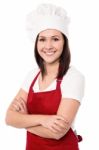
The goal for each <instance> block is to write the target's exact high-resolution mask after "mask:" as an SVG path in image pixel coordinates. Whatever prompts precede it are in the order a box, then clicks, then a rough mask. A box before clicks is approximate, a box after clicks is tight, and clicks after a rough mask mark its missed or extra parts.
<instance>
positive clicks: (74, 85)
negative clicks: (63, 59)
mask: <svg viewBox="0 0 99 150" xmlns="http://www.w3.org/2000/svg"><path fill="white" fill-rule="evenodd" d="M38 72H39V69H38V68H37V69H34V70H31V71H30V72H29V73H28V75H27V77H26V79H25V81H24V82H23V84H22V86H21V88H22V89H23V90H25V91H26V92H27V93H28V92H29V87H30V85H31V83H32V81H33V79H34V78H35V76H36V75H37V73H38ZM38 78H39V76H38ZM38 78H37V80H36V82H35V84H34V87H33V89H34V91H35V92H40V91H39V85H38ZM84 85H85V78H84V75H83V74H82V73H81V72H80V71H78V70H77V69H76V68H75V67H74V66H71V67H70V68H69V69H68V71H67V73H66V75H64V77H63V80H62V83H61V93H62V98H71V99H75V100H78V101H79V102H80V103H81V100H82V98H83V96H84ZM55 88H56V79H55V80H54V81H53V82H52V83H51V84H50V86H49V87H48V88H47V89H45V90H44V91H51V90H54V89H55Z"/></svg>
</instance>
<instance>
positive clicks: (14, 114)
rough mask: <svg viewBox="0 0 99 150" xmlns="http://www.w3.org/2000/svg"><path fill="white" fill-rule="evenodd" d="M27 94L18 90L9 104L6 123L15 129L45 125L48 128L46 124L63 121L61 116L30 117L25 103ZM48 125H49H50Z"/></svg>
mask: <svg viewBox="0 0 99 150" xmlns="http://www.w3.org/2000/svg"><path fill="white" fill-rule="evenodd" d="M27 96H28V94H27V93H26V92H25V91H24V90H23V89H20V90H19V92H18V94H17V95H16V96H15V98H14V100H13V101H12V103H11V104H10V106H9V108H8V110H7V114H6V123H7V124H8V125H11V126H13V127H16V128H28V127H33V126H38V125H41V124H43V125H44V124H45V123H46V125H47V126H48V125H49V124H48V122H49V119H50V122H51V123H52V122H53V121H55V120H61V119H63V118H62V117H61V116H56V115H53V116H50V115H41V114H39V115H30V114H28V112H27V107H26V101H27ZM51 123H50V124H51Z"/></svg>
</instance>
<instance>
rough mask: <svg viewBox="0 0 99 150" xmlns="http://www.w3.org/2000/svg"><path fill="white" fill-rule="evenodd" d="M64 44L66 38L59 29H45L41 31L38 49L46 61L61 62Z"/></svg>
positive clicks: (50, 62)
mask: <svg viewBox="0 0 99 150" xmlns="http://www.w3.org/2000/svg"><path fill="white" fill-rule="evenodd" d="M63 46H64V39H63V35H62V33H61V32H59V31H58V30H52V29H48V30H44V31H42V32H40V34H39V36H38V41H37V50H38V53H39V55H40V56H41V57H42V58H43V60H44V62H45V63H48V64H52V63H55V62H59V58H60V56H61V54H62V51H63Z"/></svg>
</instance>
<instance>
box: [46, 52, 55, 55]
mask: <svg viewBox="0 0 99 150" xmlns="http://www.w3.org/2000/svg"><path fill="white" fill-rule="evenodd" d="M54 53H55V52H45V54H47V55H53V54H54Z"/></svg>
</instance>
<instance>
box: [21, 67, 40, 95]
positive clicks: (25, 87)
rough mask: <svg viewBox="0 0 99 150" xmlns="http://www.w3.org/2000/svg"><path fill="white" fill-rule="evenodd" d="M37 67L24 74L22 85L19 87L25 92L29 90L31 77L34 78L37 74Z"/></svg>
mask: <svg viewBox="0 0 99 150" xmlns="http://www.w3.org/2000/svg"><path fill="white" fill-rule="evenodd" d="M38 71H39V69H33V70H31V71H29V72H28V74H27V75H26V77H25V79H24V81H23V83H22V85H21V88H22V89H23V90H24V91H26V92H27V93H28V92H29V88H30V85H31V83H32V81H33V79H34V78H35V76H36V75H37V73H38Z"/></svg>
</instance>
